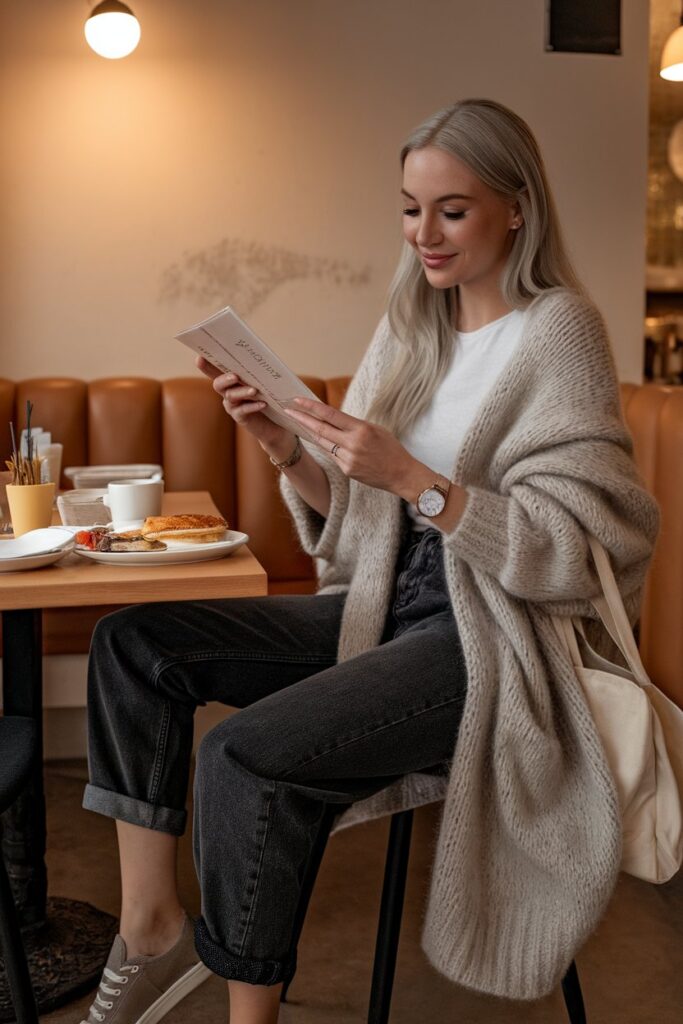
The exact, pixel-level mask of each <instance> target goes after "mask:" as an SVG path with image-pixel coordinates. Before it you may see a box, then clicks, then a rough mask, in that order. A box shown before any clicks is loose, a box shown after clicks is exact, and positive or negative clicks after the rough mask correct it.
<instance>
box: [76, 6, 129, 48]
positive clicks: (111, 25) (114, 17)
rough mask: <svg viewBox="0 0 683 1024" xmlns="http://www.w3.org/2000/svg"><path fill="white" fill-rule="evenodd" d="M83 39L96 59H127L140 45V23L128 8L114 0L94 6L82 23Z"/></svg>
mask: <svg viewBox="0 0 683 1024" xmlns="http://www.w3.org/2000/svg"><path fill="white" fill-rule="evenodd" d="M85 38H86V39H87V40H88V44H89V46H91V47H92V49H93V50H94V51H95V53H99V55H100V57H108V58H109V59H110V60H117V59H118V58H119V57H127V56H128V54H129V53H132V52H133V50H134V49H135V47H136V46H137V45H138V43H139V42H140V23H139V22H138V19H137V18H136V17H135V15H134V14H133V12H132V11H131V9H130V7H126V5H125V4H122V3H119V2H118V0H103V2H102V3H99V4H97V6H96V7H95V8H93V11H92V13H91V15H90V17H89V18H88V20H87V21H86V23H85Z"/></svg>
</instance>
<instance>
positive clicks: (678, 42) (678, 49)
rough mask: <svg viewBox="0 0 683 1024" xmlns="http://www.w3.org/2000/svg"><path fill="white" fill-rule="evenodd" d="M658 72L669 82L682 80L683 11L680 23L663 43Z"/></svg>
mask: <svg viewBox="0 0 683 1024" xmlns="http://www.w3.org/2000/svg"><path fill="white" fill-rule="evenodd" d="M659 74H660V75H661V76H662V78H666V79H667V81H669V82H683V13H681V24H680V25H679V27H678V28H677V29H675V30H674V31H673V32H672V33H671V35H670V36H669V38H668V39H667V41H666V43H665V44H664V49H663V50H662V64H661V70H660V72H659Z"/></svg>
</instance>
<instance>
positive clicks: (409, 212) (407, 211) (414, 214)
mask: <svg viewBox="0 0 683 1024" xmlns="http://www.w3.org/2000/svg"><path fill="white" fill-rule="evenodd" d="M419 212H420V211H419V210H416V209H414V208H413V207H412V206H411V207H409V208H408V209H404V211H403V216H404V217H417V215H418V213H419Z"/></svg>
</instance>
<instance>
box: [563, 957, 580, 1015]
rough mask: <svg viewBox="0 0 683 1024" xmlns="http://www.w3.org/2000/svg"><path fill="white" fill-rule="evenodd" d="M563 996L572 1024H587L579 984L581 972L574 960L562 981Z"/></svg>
mask: <svg viewBox="0 0 683 1024" xmlns="http://www.w3.org/2000/svg"><path fill="white" fill-rule="evenodd" d="M562 995H563V996H564V1001H565V1005H566V1007H567V1015H568V1017H569V1021H570V1024H586V1011H585V1009H584V1005H583V995H582V993H581V985H580V983H579V972H578V971H577V969H576V963H575V962H574V961H573V960H572V962H571V964H570V965H569V969H568V970H567V973H566V974H565V976H564V978H563V979H562Z"/></svg>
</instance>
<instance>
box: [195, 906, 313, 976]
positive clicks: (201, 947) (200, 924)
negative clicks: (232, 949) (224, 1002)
mask: <svg viewBox="0 0 683 1024" xmlns="http://www.w3.org/2000/svg"><path fill="white" fill-rule="evenodd" d="M194 944H195V949H196V950H197V953H198V954H199V956H200V957H201V959H202V962H203V963H204V964H206V966H207V967H208V968H209V970H210V971H213V973H214V974H218V975H219V976H220V977H221V978H226V979H227V980H228V981H246V982H247V983H248V984H249V985H278V984H279V983H280V982H283V983H286V982H288V981H291V979H292V978H293V977H294V973H295V971H296V950H295V951H294V952H293V953H291V954H290V955H289V956H288V957H287V959H286V960H254V959H253V958H252V957H248V956H235V955H234V953H229V952H228V951H227V950H226V949H223V947H222V946H219V945H218V944H217V943H216V942H214V941H213V939H212V938H211V936H210V935H209V931H208V929H207V927H206V924H205V923H204V919H203V918H202V917H199V918H197V920H196V922H195V926H194Z"/></svg>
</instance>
